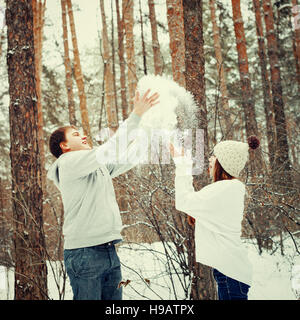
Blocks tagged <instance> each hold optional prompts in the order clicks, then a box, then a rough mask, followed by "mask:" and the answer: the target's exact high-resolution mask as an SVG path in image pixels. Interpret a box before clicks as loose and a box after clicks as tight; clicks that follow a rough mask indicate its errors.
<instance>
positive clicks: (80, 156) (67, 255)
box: [47, 90, 159, 300]
mask: <svg viewBox="0 0 300 320" xmlns="http://www.w3.org/2000/svg"><path fill="white" fill-rule="evenodd" d="M149 93H150V90H148V91H147V92H146V93H145V94H144V95H143V96H142V97H141V98H140V96H139V94H138V92H137V93H136V96H135V99H134V109H133V111H132V113H131V114H130V116H129V118H128V119H127V120H126V121H125V122H124V123H123V124H122V126H121V127H120V128H119V129H118V130H117V132H116V133H115V134H114V136H113V137H112V138H111V139H109V140H108V141H107V142H106V143H104V144H103V145H101V146H99V147H97V148H93V149H92V148H91V147H90V146H89V145H88V143H87V140H86V137H85V136H81V135H80V133H79V131H78V130H77V129H76V128H75V127H74V126H68V127H63V128H59V129H57V130H56V131H54V132H53V133H52V135H51V137H50V140H49V147H50V151H51V153H52V154H53V155H54V156H55V157H56V158H57V160H56V161H55V162H54V163H53V165H52V166H51V168H50V169H49V171H48V175H47V176H48V178H49V179H51V180H53V181H54V183H55V185H56V186H57V187H58V188H59V190H60V192H61V195H62V201H63V205H64V226H63V235H64V262H65V267H66V271H67V274H68V276H69V279H70V283H71V286H72V290H73V299H74V300H121V299H122V287H121V286H119V283H120V281H121V268H120V260H119V258H118V256H117V253H116V249H115V244H116V243H118V242H120V241H121V240H122V236H121V234H120V231H121V228H122V221H121V217H120V212H119V208H118V204H117V202H116V197H115V192H114V188H113V184H112V178H114V177H116V176H118V175H120V174H122V173H124V172H126V171H128V170H130V169H131V168H132V167H133V166H134V165H133V164H132V163H128V162H127V163H126V161H125V162H123V163H119V162H117V161H113V160H114V159H113V156H115V154H116V146H117V139H119V140H121V138H122V134H123V135H124V130H123V129H124V127H125V128H126V129H127V130H126V131H125V133H126V134H128V135H129V134H130V132H132V131H133V130H134V129H136V128H137V126H138V124H139V121H140V119H141V117H142V115H143V114H144V113H145V112H146V111H147V110H148V109H149V108H151V107H152V106H154V105H155V104H157V103H158V100H157V99H158V97H159V95H158V94H157V93H155V94H153V95H151V96H150V97H148V95H149ZM129 142H130V141H128V144H129ZM110 154H111V155H113V156H110Z"/></svg>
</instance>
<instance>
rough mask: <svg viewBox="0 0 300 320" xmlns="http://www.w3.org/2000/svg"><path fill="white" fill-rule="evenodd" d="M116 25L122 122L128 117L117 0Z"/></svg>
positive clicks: (117, 3) (121, 22)
mask: <svg viewBox="0 0 300 320" xmlns="http://www.w3.org/2000/svg"><path fill="white" fill-rule="evenodd" d="M116 11H117V23H118V43H119V45H118V56H119V64H120V87H121V103H122V117H123V121H124V120H126V119H127V117H128V102H127V88H126V76H125V60H124V22H123V19H121V16H120V6H119V0H116Z"/></svg>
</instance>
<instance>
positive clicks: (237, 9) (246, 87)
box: [232, 0, 263, 176]
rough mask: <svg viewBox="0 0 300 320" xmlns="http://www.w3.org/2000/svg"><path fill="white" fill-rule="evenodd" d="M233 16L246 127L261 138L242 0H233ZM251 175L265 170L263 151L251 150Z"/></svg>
mask: <svg viewBox="0 0 300 320" xmlns="http://www.w3.org/2000/svg"><path fill="white" fill-rule="evenodd" d="M232 18H233V24H234V31H235V38H236V48H237V53H238V66H239V73H240V79H241V96H242V101H241V103H242V106H243V111H244V114H245V117H244V119H245V127H246V135H247V137H249V136H251V135H256V136H258V137H259V138H260V136H261V134H260V132H258V128H257V121H256V113H255V104H254V96H253V92H252V87H251V80H250V73H249V66H248V55H247V46H246V38H245V31H244V24H243V18H242V13H241V6H240V0H232ZM249 165H250V171H251V173H250V175H251V176H255V175H256V174H258V173H259V172H262V170H263V160H262V156H261V152H260V151H259V150H257V152H255V153H254V152H251V151H250V162H249Z"/></svg>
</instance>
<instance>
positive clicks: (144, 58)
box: [139, 0, 148, 75]
mask: <svg viewBox="0 0 300 320" xmlns="http://www.w3.org/2000/svg"><path fill="white" fill-rule="evenodd" d="M139 11H140V25H141V40H142V54H143V66H144V74H145V75H146V74H147V73H148V72H147V54H146V46H145V39H144V22H143V13H142V5H141V0H139Z"/></svg>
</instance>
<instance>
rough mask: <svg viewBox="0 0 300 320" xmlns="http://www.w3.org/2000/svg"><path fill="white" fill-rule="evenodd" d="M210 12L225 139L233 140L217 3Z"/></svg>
mask: <svg viewBox="0 0 300 320" xmlns="http://www.w3.org/2000/svg"><path fill="white" fill-rule="evenodd" d="M209 6H210V12H211V21H212V25H213V37H214V48H215V54H216V60H217V70H218V75H219V77H220V91H221V97H222V100H221V102H222V104H221V108H222V111H221V114H222V116H223V117H222V118H223V122H224V124H225V129H226V133H225V135H224V138H225V139H233V136H234V117H233V116H232V115H231V113H230V107H229V98H228V90H227V85H226V75H225V70H224V63H223V57H222V51H221V42H220V32H219V27H218V24H217V19H216V9H215V1H214V0H210V1H209Z"/></svg>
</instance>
